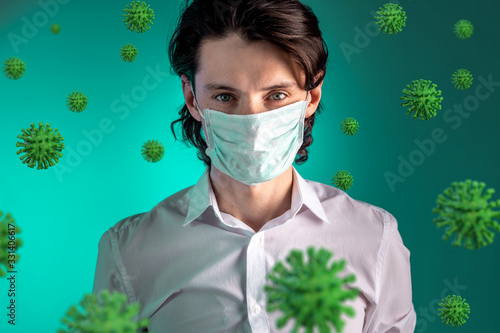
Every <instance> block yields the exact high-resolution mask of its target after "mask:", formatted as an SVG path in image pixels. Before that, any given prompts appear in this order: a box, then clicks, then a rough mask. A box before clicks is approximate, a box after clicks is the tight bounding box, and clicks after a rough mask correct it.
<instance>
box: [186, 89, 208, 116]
mask: <svg viewBox="0 0 500 333" xmlns="http://www.w3.org/2000/svg"><path fill="white" fill-rule="evenodd" d="M189 85H190V86H191V92H192V93H193V96H194V106H195V107H196V111H198V113H199V114H200V116H202V117H203V118H205V117H204V116H203V115H202V114H201V112H200V109H199V108H198V105H199V104H198V101H197V100H196V95H195V94H194V89H193V83H192V82H189Z"/></svg>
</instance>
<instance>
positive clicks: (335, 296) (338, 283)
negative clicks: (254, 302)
mask: <svg viewBox="0 0 500 333" xmlns="http://www.w3.org/2000/svg"><path fill="white" fill-rule="evenodd" d="M307 253H308V255H309V262H308V263H304V261H303V252H302V251H300V250H292V251H291V252H290V254H289V256H288V257H287V258H286V261H287V262H288V263H289V264H290V266H291V267H292V269H291V270H288V269H287V268H286V267H285V266H284V264H283V263H282V262H278V263H277V264H276V265H275V266H274V267H273V269H272V271H271V272H270V273H269V274H268V278H269V280H271V281H272V282H273V283H274V284H270V285H266V286H264V291H266V292H268V297H267V310H268V311H269V312H273V311H275V310H280V311H282V312H283V315H284V316H283V317H281V318H279V319H278V321H277V322H276V325H277V326H278V328H282V327H283V326H285V325H286V323H287V322H288V320H289V319H290V318H294V319H295V326H294V328H293V330H292V332H298V330H299V327H301V326H302V327H305V329H306V332H313V329H314V327H315V326H318V327H319V331H320V332H322V333H323V332H330V327H329V325H328V323H329V322H331V323H332V324H333V326H334V327H335V330H336V331H337V332H342V330H343V328H344V325H345V322H344V321H343V320H342V318H341V316H342V314H343V313H345V314H346V315H347V316H349V317H354V316H355V315H356V313H355V311H354V309H353V308H351V307H350V306H347V305H344V302H345V301H346V300H347V299H355V298H356V297H357V295H358V293H359V290H357V289H355V288H352V289H349V287H347V286H346V284H348V283H351V282H354V281H355V280H356V276H355V275H354V274H350V275H347V276H345V277H344V278H340V277H339V276H338V275H337V273H339V272H341V271H342V270H343V269H344V266H345V264H346V261H345V259H342V260H339V261H333V263H332V265H331V267H328V260H329V259H330V257H331V256H332V252H330V251H328V250H326V249H324V248H321V249H319V251H318V252H317V253H315V251H314V248H313V247H309V248H308V249H307ZM344 287H346V288H345V289H344Z"/></svg>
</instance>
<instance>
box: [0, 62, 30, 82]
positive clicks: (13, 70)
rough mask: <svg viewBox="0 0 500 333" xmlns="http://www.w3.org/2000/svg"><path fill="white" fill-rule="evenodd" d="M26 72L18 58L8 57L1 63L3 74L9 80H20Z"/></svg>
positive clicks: (24, 66)
mask: <svg viewBox="0 0 500 333" xmlns="http://www.w3.org/2000/svg"><path fill="white" fill-rule="evenodd" d="M24 72H26V64H25V63H24V61H22V60H21V59H19V58H18V57H10V58H9V59H7V60H5V62H4V63H3V73H4V74H5V76H7V77H8V78H9V79H12V80H17V79H20V78H21V77H22V76H23V75H24Z"/></svg>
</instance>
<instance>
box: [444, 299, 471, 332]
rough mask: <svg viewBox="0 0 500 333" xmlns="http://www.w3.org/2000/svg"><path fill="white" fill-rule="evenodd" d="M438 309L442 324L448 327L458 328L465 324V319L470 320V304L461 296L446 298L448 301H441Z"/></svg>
mask: <svg viewBox="0 0 500 333" xmlns="http://www.w3.org/2000/svg"><path fill="white" fill-rule="evenodd" d="M441 301H442V303H439V306H440V308H438V311H439V312H440V313H439V316H440V317H441V322H442V323H443V324H446V326H450V324H451V326H453V327H458V326H461V325H462V324H464V323H465V319H469V316H468V315H467V314H469V313H470V308H469V304H468V303H467V302H465V299H462V297H460V296H456V295H453V296H450V295H448V296H446V299H441Z"/></svg>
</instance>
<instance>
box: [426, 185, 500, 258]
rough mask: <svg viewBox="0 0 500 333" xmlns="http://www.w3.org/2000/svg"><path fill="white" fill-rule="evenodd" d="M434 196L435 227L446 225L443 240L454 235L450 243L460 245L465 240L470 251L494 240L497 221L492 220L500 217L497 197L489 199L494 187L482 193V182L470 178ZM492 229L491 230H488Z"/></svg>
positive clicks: (499, 228) (499, 229) (497, 226)
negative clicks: (435, 200)
mask: <svg viewBox="0 0 500 333" xmlns="http://www.w3.org/2000/svg"><path fill="white" fill-rule="evenodd" d="M452 186H453V188H452V187H449V188H447V189H446V190H445V191H444V195H443V194H439V196H438V198H437V207H435V208H434V210H433V212H434V213H437V214H439V217H438V218H436V219H435V220H434V223H436V225H437V227H438V228H441V227H444V226H447V229H446V230H445V234H444V236H443V239H444V240H447V239H448V238H449V237H450V236H451V235H452V234H455V240H454V242H453V243H452V245H453V246H461V245H462V241H463V240H464V239H465V244H464V246H465V248H467V249H469V250H472V249H478V248H480V247H483V246H486V245H488V244H491V243H493V238H494V237H495V234H494V233H493V231H500V224H499V223H498V222H497V221H495V220H494V219H498V218H500V211H498V210H496V209H497V207H498V206H500V199H498V200H497V201H491V202H490V201H489V199H490V198H491V196H492V195H493V193H495V190H494V189H492V188H490V189H488V190H486V193H485V194H484V195H483V194H482V192H483V189H484V187H485V186H486V184H485V183H480V182H477V181H472V180H470V179H468V180H466V181H465V182H458V183H457V182H453V183H452ZM490 228H491V229H493V231H491V230H490Z"/></svg>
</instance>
